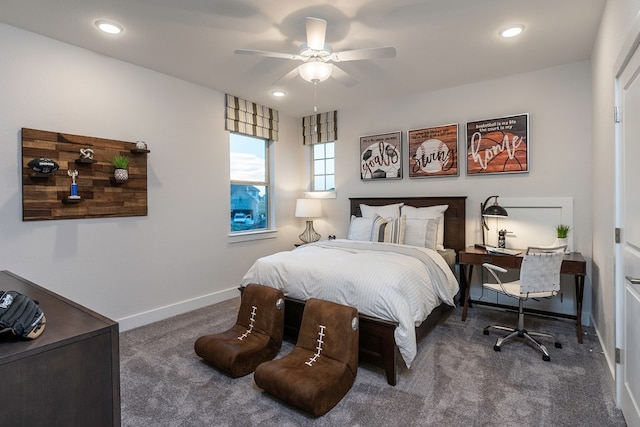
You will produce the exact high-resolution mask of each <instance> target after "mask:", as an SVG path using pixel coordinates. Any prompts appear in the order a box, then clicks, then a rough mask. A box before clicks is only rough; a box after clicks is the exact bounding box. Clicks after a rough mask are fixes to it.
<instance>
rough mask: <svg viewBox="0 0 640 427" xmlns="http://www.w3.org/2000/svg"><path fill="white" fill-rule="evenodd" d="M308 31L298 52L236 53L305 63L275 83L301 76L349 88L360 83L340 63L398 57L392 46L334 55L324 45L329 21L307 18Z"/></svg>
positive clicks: (313, 80) (261, 51)
mask: <svg viewBox="0 0 640 427" xmlns="http://www.w3.org/2000/svg"><path fill="white" fill-rule="evenodd" d="M305 26H306V30H307V43H305V44H303V45H302V46H300V49H299V50H298V53H293V54H290V53H279V52H268V51H264V50H252V49H237V50H236V51H235V53H237V54H240V55H257V56H264V57H267V58H280V59H291V60H294V61H301V62H302V63H303V64H301V65H299V66H297V67H296V68H294V69H293V70H291V71H290V72H289V73H287V74H286V75H285V76H283V77H281V78H280V79H278V80H277V81H275V82H274V83H273V84H274V85H277V84H281V83H283V82H285V81H287V80H290V79H292V78H294V77H296V76H297V75H298V74H299V75H300V77H302V78H303V79H304V80H306V81H308V82H311V83H314V84H317V83H320V82H323V81H325V80H327V79H328V78H329V77H333V78H334V79H336V80H338V81H339V82H341V83H342V84H344V85H345V86H353V85H355V84H357V83H358V81H357V80H356V79H354V78H353V77H352V76H350V75H349V74H347V73H346V72H345V71H344V70H342V69H341V68H339V67H338V66H337V65H336V63H338V62H347V61H360V60H364V59H379V58H394V57H395V56H396V48H395V47H391V46H386V47H374V48H368V49H355V50H345V51H342V52H334V51H333V50H332V49H331V46H330V45H328V44H326V43H325V42H324V40H325V35H326V33H327V21H325V20H324V19H320V18H311V17H308V18H305Z"/></svg>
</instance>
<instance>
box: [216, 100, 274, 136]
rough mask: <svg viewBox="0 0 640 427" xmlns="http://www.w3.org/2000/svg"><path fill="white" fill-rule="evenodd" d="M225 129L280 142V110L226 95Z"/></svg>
mask: <svg viewBox="0 0 640 427" xmlns="http://www.w3.org/2000/svg"><path fill="white" fill-rule="evenodd" d="M225 102H226V110H227V112H226V123H225V129H226V130H228V131H231V132H237V133H241V134H244V135H248V136H256V137H259V138H265V139H270V140H272V141H277V140H278V117H279V114H278V110H274V109H273V108H269V107H265V106H263V105H260V104H256V103H255V102H250V101H246V100H244V99H242V98H238V97H237V96H233V95H229V94H227V95H226V101H225Z"/></svg>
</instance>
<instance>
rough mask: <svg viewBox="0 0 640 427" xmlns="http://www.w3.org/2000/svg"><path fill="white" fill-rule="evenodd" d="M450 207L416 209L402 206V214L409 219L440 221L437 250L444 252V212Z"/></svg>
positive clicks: (437, 206)
mask: <svg viewBox="0 0 640 427" xmlns="http://www.w3.org/2000/svg"><path fill="white" fill-rule="evenodd" d="M448 208H449V205H436V206H425V207H422V208H416V207H414V206H406V205H405V206H402V207H401V213H402V215H406V216H407V219H438V220H439V221H438V234H437V240H436V249H438V250H440V251H443V250H444V212H445V211H446V210H447V209H448Z"/></svg>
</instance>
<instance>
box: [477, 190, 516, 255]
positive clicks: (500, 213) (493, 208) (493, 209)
mask: <svg viewBox="0 0 640 427" xmlns="http://www.w3.org/2000/svg"><path fill="white" fill-rule="evenodd" d="M491 199H495V200H494V201H493V205H489V206H487V205H488V204H489V200H491ZM480 215H481V218H482V244H481V245H480V244H477V243H476V245H475V246H476V247H477V248H483V249H484V248H486V247H487V245H486V244H485V241H484V233H485V230H486V231H489V226H488V225H487V220H486V219H485V218H487V217H489V218H500V217H505V216H509V214H508V213H507V211H506V210H505V208H503V207H502V206H500V205H499V204H498V196H489V197H487V200H485V201H484V203H481V204H480Z"/></svg>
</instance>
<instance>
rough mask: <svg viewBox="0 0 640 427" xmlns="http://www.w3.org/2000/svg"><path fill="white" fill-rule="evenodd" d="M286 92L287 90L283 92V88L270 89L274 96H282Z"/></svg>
mask: <svg viewBox="0 0 640 427" xmlns="http://www.w3.org/2000/svg"><path fill="white" fill-rule="evenodd" d="M286 94H287V92H285V91H283V90H272V91H271V95H273V96H275V97H276V98H282V97H283V96H285V95H286Z"/></svg>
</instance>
